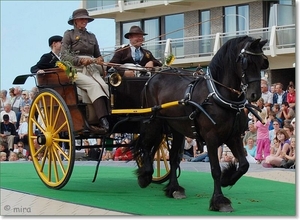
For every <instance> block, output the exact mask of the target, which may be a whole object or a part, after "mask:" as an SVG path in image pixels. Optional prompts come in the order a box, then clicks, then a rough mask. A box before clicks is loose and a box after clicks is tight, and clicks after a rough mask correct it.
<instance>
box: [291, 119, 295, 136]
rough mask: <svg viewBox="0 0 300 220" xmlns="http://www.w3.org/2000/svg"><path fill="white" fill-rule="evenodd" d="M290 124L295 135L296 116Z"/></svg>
mask: <svg viewBox="0 0 300 220" xmlns="http://www.w3.org/2000/svg"><path fill="white" fill-rule="evenodd" d="M291 125H292V126H293V127H294V131H293V135H296V118H293V120H292V121H291Z"/></svg>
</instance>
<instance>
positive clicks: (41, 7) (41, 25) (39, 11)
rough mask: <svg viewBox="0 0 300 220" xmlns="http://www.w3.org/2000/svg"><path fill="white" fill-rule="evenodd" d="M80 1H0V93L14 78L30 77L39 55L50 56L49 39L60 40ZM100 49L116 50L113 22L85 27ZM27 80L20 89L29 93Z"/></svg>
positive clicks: (31, 81)
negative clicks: (57, 38) (31, 68)
mask: <svg viewBox="0 0 300 220" xmlns="http://www.w3.org/2000/svg"><path fill="white" fill-rule="evenodd" d="M80 6H81V1H3V0H1V89H6V90H8V89H9V88H11V87H12V86H15V85H13V84H12V82H13V80H14V79H15V77H16V76H18V75H22V74H28V73H30V67H31V66H33V65H35V64H36V62H37V61H38V60H39V59H40V57H41V56H42V54H44V53H48V52H50V47H49V46H48V39H49V37H50V36H52V35H61V36H63V34H64V32H65V31H66V30H67V29H72V26H71V25H69V24H68V23H67V21H68V19H69V17H70V16H71V15H72V12H73V11H74V10H76V9H78V8H80ZM87 29H88V31H91V32H93V33H94V34H95V35H96V37H97V40H98V43H99V45H100V48H104V47H113V46H115V21H114V20H112V19H95V20H94V21H93V22H91V23H89V24H88V26H87ZM33 86H35V82H34V80H33V78H32V77H30V78H29V79H28V80H27V81H26V83H25V84H24V85H22V87H23V88H24V89H31V88H32V87H33Z"/></svg>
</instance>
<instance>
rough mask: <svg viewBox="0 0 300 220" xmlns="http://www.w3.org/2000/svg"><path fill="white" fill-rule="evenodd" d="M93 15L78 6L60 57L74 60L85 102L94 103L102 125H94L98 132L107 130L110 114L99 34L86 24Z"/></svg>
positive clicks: (64, 39) (72, 61)
mask: <svg viewBox="0 0 300 220" xmlns="http://www.w3.org/2000/svg"><path fill="white" fill-rule="evenodd" d="M93 20H94V18H92V17H90V16H89V14H88V11H87V10H86V9H83V8H82V9H77V10H75V11H74V12H73V14H72V16H71V17H70V19H69V21H68V24H69V25H72V26H73V27H74V28H73V29H72V30H67V31H66V32H65V33H64V36H63V41H62V50H61V60H63V61H64V60H65V61H69V62H71V63H72V64H73V65H74V66H75V68H76V70H77V78H76V79H75V80H76V81H75V82H76V85H77V87H79V88H80V89H81V90H82V91H84V92H83V93H85V94H86V95H87V97H85V99H86V100H84V102H85V103H93V107H94V110H95V113H96V116H97V117H98V119H99V125H97V126H91V128H92V129H93V130H95V132H97V133H107V132H108V130H109V122H108V120H107V118H106V116H107V115H108V112H109V110H108V108H109V105H108V96H109V91H108V85H107V84H106V83H105V82H104V80H103V79H102V77H101V74H103V73H104V69H103V66H101V65H102V64H103V58H102V56H101V53H100V49H99V45H98V41H97V39H96V36H95V35H94V34H93V33H91V32H88V31H87V29H86V26H87V24H88V23H89V22H92V21H93Z"/></svg>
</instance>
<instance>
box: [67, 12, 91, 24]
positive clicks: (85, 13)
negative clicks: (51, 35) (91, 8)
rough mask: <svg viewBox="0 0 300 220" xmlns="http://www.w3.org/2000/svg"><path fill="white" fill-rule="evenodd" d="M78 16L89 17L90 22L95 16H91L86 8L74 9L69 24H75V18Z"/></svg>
mask: <svg viewBox="0 0 300 220" xmlns="http://www.w3.org/2000/svg"><path fill="white" fill-rule="evenodd" d="M78 18H87V19H88V22H91V21H93V20H94V18H92V17H90V16H89V13H88V11H87V10H86V9H84V8H81V9H77V10H75V11H73V14H72V16H71V17H70V18H69V21H68V24H69V25H74V20H75V19H78Z"/></svg>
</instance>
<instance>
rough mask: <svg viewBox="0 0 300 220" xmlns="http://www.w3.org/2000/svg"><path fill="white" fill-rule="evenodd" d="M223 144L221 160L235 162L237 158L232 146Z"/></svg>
mask: <svg viewBox="0 0 300 220" xmlns="http://www.w3.org/2000/svg"><path fill="white" fill-rule="evenodd" d="M222 146H223V152H222V157H221V160H220V162H235V158H234V156H233V154H232V152H231V150H230V148H229V147H228V146H227V145H226V144H223V145H222Z"/></svg>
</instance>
